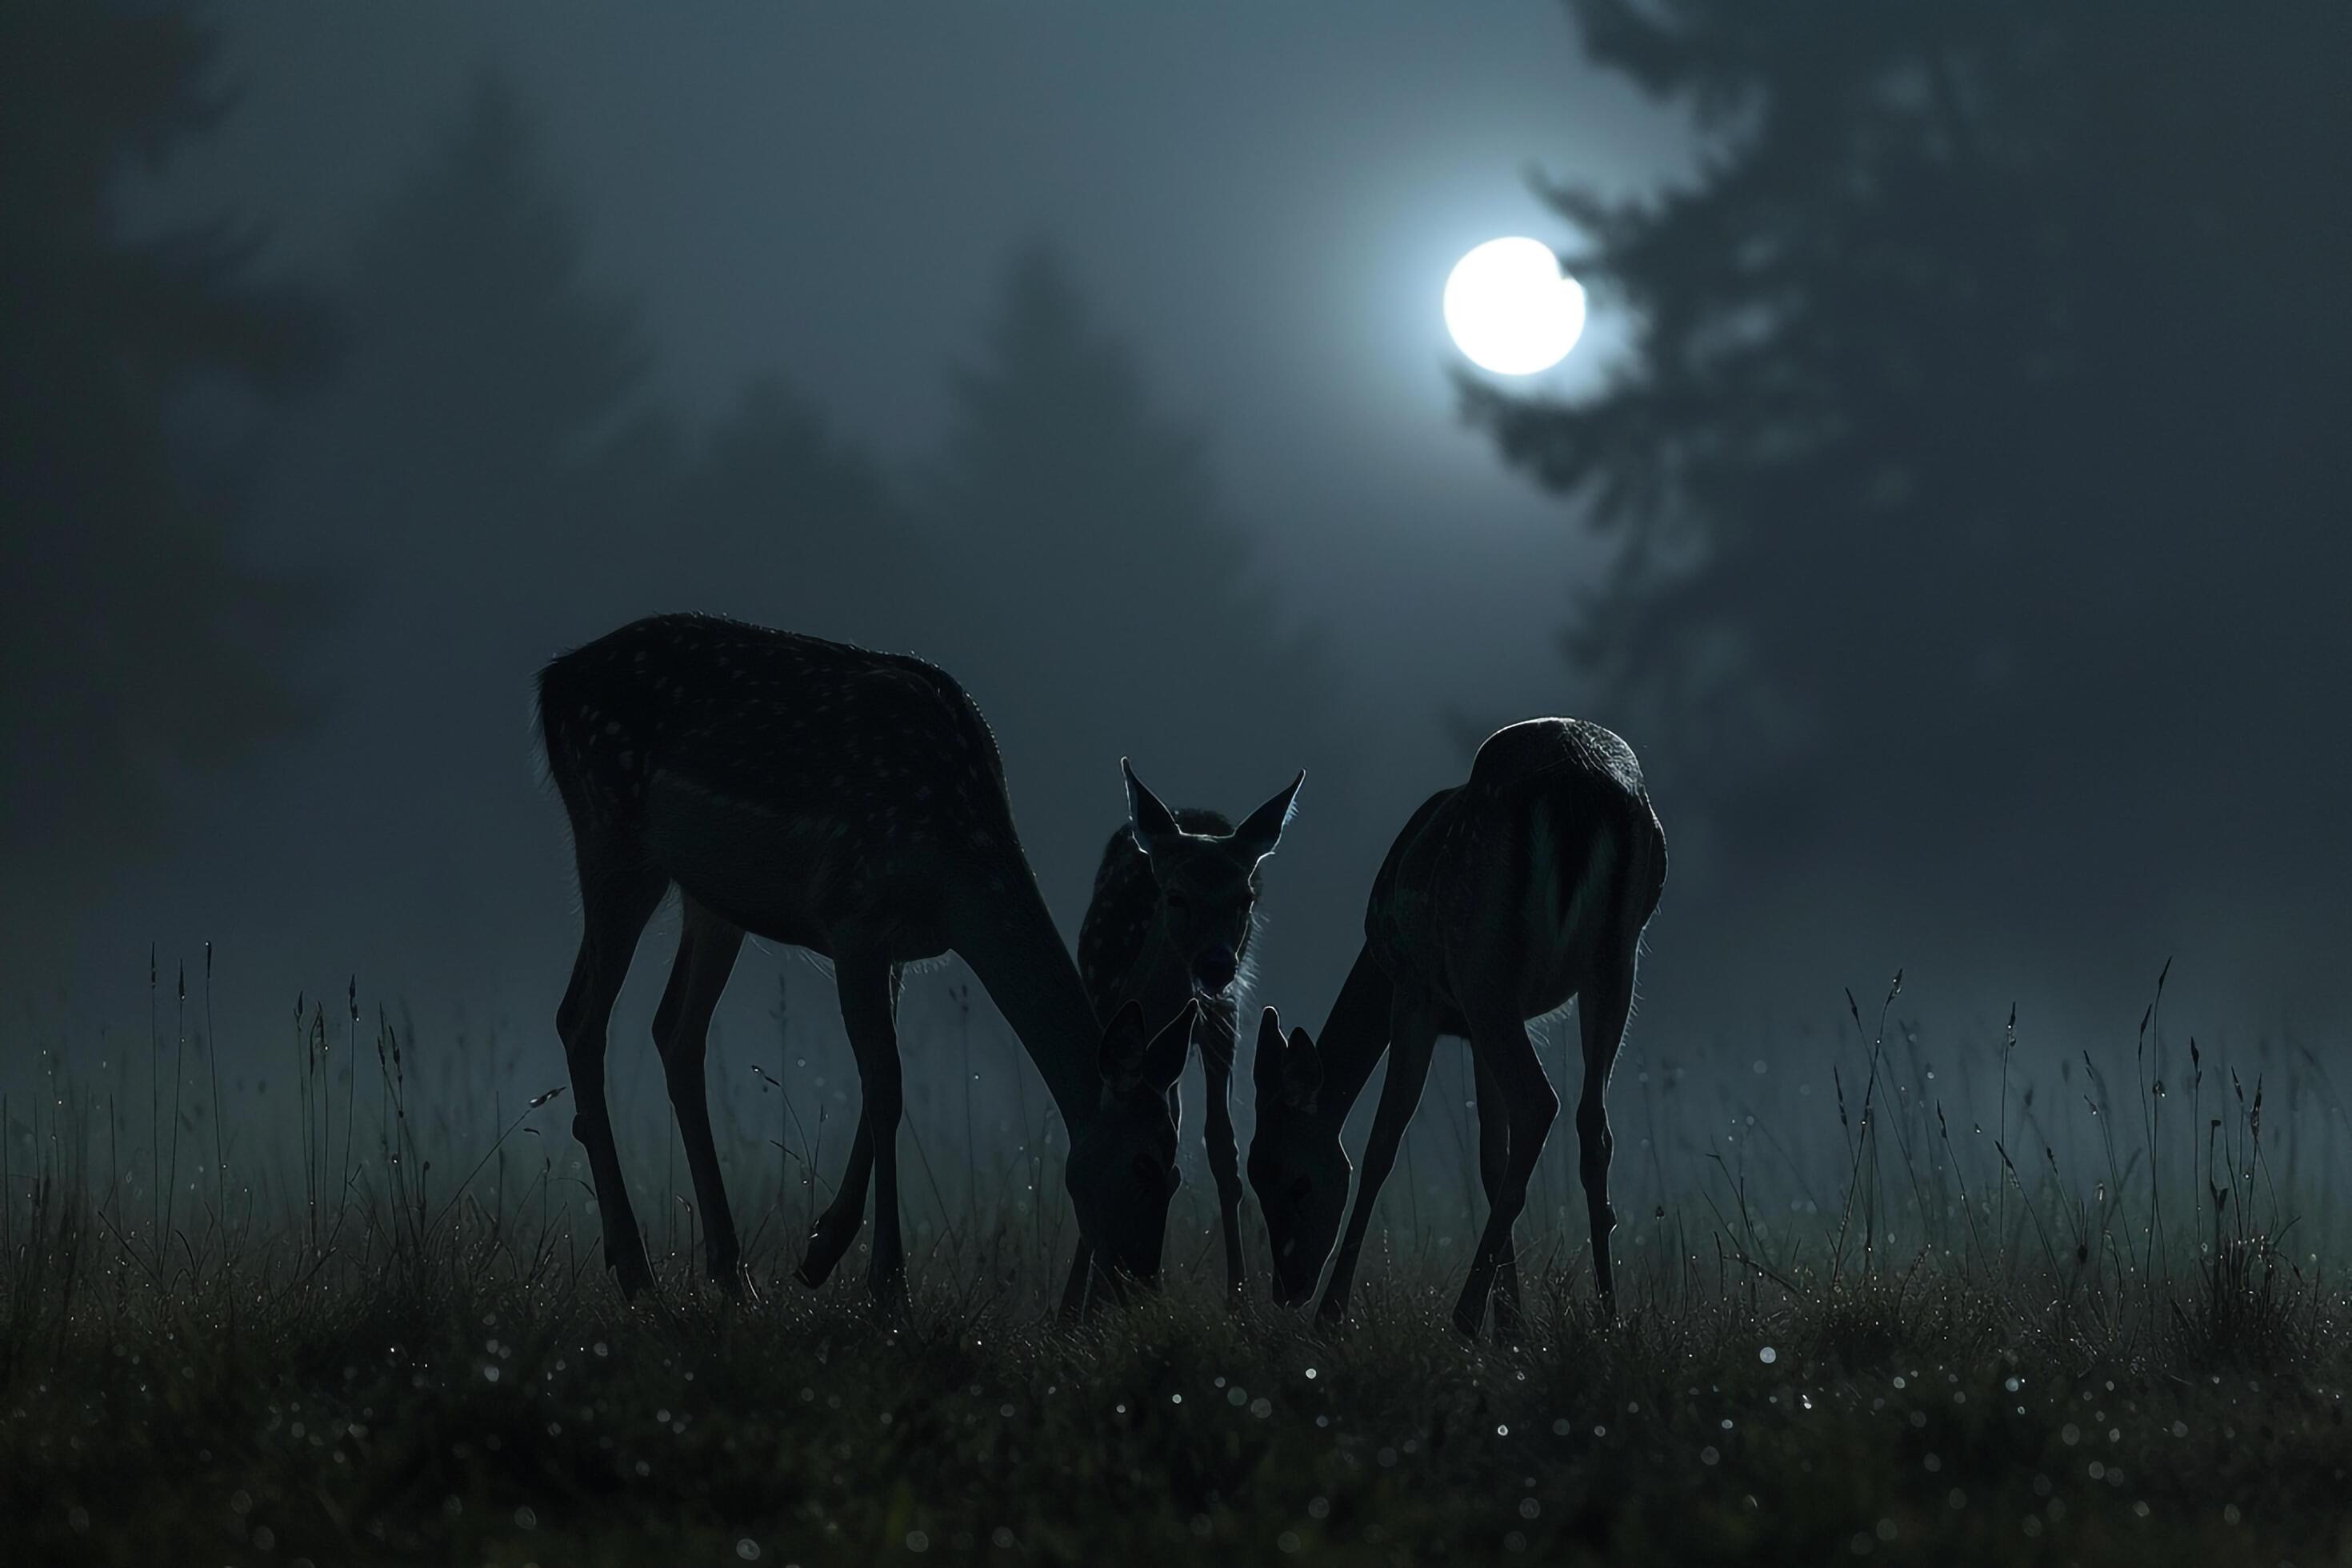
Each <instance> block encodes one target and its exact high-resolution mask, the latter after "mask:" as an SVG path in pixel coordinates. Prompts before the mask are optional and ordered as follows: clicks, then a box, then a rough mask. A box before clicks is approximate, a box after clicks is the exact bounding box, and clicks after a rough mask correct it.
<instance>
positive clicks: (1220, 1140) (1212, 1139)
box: [1195, 1007, 1247, 1307]
mask: <svg viewBox="0 0 2352 1568" xmlns="http://www.w3.org/2000/svg"><path fill="white" fill-rule="evenodd" d="M1195 1038H1196V1039H1197V1040H1198V1041H1199V1043H1200V1047H1201V1081H1202V1093H1203V1095H1204V1096H1205V1098H1206V1100H1207V1103H1208V1116H1207V1119H1206V1121H1205V1123H1204V1126H1205V1131H1206V1137H1207V1141H1208V1150H1209V1174H1210V1176H1211V1178H1212V1179H1213V1180H1214V1181H1215V1183H1216V1184H1217V1217H1218V1219H1219V1220H1220V1221H1221V1222H1222V1224H1223V1227H1224V1236H1225V1297H1226V1303H1225V1304H1226V1305H1227V1306H1230V1307H1238V1306H1240V1305H1241V1303H1242V1297H1243V1287H1244V1283H1245V1281H1246V1279H1247V1273H1246V1270H1245V1269H1244V1267H1243V1264H1242V1164H1241V1148H1240V1145H1239V1143H1238V1142H1237V1141H1236V1140H1235V1139H1234V1011H1233V1009H1232V1008H1231V1007H1219V1008H1217V1009H1216V1010H1215V1011H1213V1012H1212V1013H1210V1014H1208V1015H1207V1016H1204V1017H1203V1018H1202V1020H1201V1028H1200V1031H1199V1033H1198V1035H1197V1036H1196V1037H1195Z"/></svg>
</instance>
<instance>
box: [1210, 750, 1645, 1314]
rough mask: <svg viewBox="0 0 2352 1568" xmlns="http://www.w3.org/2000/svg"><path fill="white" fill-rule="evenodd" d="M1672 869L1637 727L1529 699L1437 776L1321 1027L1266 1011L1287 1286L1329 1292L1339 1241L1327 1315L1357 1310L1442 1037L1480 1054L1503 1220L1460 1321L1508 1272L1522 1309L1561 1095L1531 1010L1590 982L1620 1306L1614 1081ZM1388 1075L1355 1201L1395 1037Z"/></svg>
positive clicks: (1605, 1203) (1261, 1119)
mask: <svg viewBox="0 0 2352 1568" xmlns="http://www.w3.org/2000/svg"><path fill="white" fill-rule="evenodd" d="M1665 880H1666V840H1665V834H1664V829H1662V828H1661V827H1660V826H1659V825H1658V817H1657V814H1656V812H1654V810H1652V809H1651V805H1650V797H1649V793H1648V791H1647V790H1646V789H1645V788H1644V787H1643V783H1642V771H1641V764H1640V763H1637V762H1636V761H1635V760H1634V757H1633V751H1632V749H1631V748H1630V747H1628V746H1627V745H1626V744H1625V742H1623V741H1622V740H1619V739H1618V738H1617V737H1616V736H1615V735H1613V734H1612V733H1611V732H1610V731H1607V730H1604V729H1602V728H1601V726H1599V725H1597V724H1591V723H1586V722H1583V721H1580V720H1575V719H1531V720H1528V721H1525V722H1523V723H1518V724H1513V725H1510V726H1509V727H1507V728H1506V729H1502V730H1498V731H1496V732H1495V733H1494V734H1493V735H1491V736H1489V737H1487V739H1486V742H1485V743H1484V744H1483V745H1481V746H1480V747H1479V748H1478V754H1477V757H1476V759H1475V761H1474V762H1473V763H1472V764H1471V769H1470V777H1469V778H1468V780H1467V781H1465V783H1463V784H1459V785H1457V786H1455V787H1453V788H1450V789H1444V790H1440V791H1439V792H1438V793H1437V794H1435V795H1432V796H1431V797H1430V798H1429V799H1428V801H1426V802H1425V803H1424V804H1423V805H1422V807H1421V809H1420V810H1419V811H1417V812H1415V813H1414V814H1413V816H1412V820H1410V821H1409V822H1407V823H1406V824H1405V826H1404V830H1403V831H1402V832H1401V833H1399V834H1398V835H1397V837H1396V842H1395V843H1394V844H1393V845H1392V846H1391V847H1390V849H1389V853H1388V858H1387V859H1386V860H1384V861H1383V862H1382V863H1381V869H1380V874H1379V876H1378V877H1377V878H1375V879H1374V880H1373V883H1372V892H1371V897H1370V900H1369V901H1368V903H1367V905H1366V907H1365V910H1364V945H1363V949H1362V951H1361V952H1360V953H1359V954H1358V955H1357V958H1356V962H1355V965H1354V967H1353V968H1352V969H1351V970H1350V971H1349V974H1348V978H1347V981H1346V983H1345V984H1343V985H1342V986H1341V987H1340V991H1339V1000H1338V1001H1337V1002H1336V1003H1335V1004H1334V1005H1333V1006H1332V1009H1331V1016H1330V1017H1329V1019H1328V1021H1327V1022H1326V1023H1325V1025H1324V1026H1323V1033H1322V1036H1321V1037H1320V1038H1319V1039H1318V1038H1314V1037H1309V1036H1308V1035H1307V1031H1306V1030H1304V1029H1294V1030H1292V1031H1291V1032H1290V1034H1289V1036H1288V1037H1287V1038H1285V1037H1284V1035H1283V1032H1282V1026H1281V1020H1280V1018H1279V1016H1277V1015H1276V1012H1275V1010H1274V1009H1273V1008H1271V1007H1269V1008H1267V1009H1266V1010H1265V1014H1264V1016H1263V1017H1262V1018H1261V1020H1260V1023H1259V1033H1258V1043H1257V1063H1256V1071H1255V1085H1256V1091H1257V1131H1256V1133H1255V1137H1254V1138H1253V1139H1252V1141H1251V1143H1250V1157H1249V1178H1250V1184H1251V1186H1252V1188H1253V1189H1254V1190H1255V1192H1256V1194H1257V1199H1258V1205H1259V1207H1260V1209H1261V1210H1262V1211H1263V1212H1264V1214H1265V1224H1266V1232H1267V1237H1268V1240H1269V1242H1270V1243H1271V1245H1272V1247H1273V1251H1274V1275H1275V1294H1276V1300H1280V1301H1283V1302H1285V1303H1290V1302H1297V1301H1303V1300H1306V1299H1307V1297H1308V1296H1309V1295H1311V1294H1313V1292H1314V1289H1315V1284H1316V1280H1317V1279H1318V1276H1319V1275H1320V1274H1321V1273H1322V1269H1323V1264H1324V1260H1325V1259H1326V1258H1330V1257H1331V1247H1332V1243H1333V1241H1334V1240H1335V1239H1339V1223H1340V1218H1341V1215H1342V1213H1343V1212H1346V1217H1347V1234H1346V1237H1345V1238H1344V1239H1340V1240H1339V1255H1338V1257H1337V1258H1335V1259H1333V1261H1332V1266H1331V1277H1330V1279H1329V1280H1328V1283H1327V1284H1326V1285H1325V1287H1324V1291H1323V1299H1322V1303H1321V1306H1320V1308H1319V1309H1318V1315H1319V1316H1321V1317H1322V1318H1324V1319H1326V1320H1337V1319H1339V1318H1341V1317H1343V1316H1345V1314H1346V1312H1347V1307H1348V1299H1349V1290H1350V1289H1351V1287H1352V1285H1353V1282H1354V1278H1355V1272H1356V1267H1357V1260H1358V1258H1359V1257H1360V1254H1361V1253H1362V1251H1363V1246H1364V1237H1365V1232H1366V1230H1367V1229H1368V1227H1369V1226H1370V1219H1371V1212H1372V1207H1373V1205H1374V1204H1375V1203H1376V1202H1377V1201H1378V1200H1379V1197H1380V1192H1381V1184H1383V1183H1384V1182H1386V1181H1387V1179H1388V1176H1389V1173H1390V1171H1391V1169H1392V1168H1393V1167H1394V1165H1395V1163H1396V1156H1397V1147H1398V1144H1399V1142H1401V1141H1402V1138H1403V1136H1404V1131H1405V1128H1406V1125H1407V1124H1408V1123H1409V1122H1410V1121H1412V1113H1413V1110H1414V1109H1415V1108H1416V1107H1417V1106H1418V1105H1419V1104H1420V1101H1421V1094H1422V1089H1423V1085H1424V1084H1425V1083H1426V1082H1427V1081H1428V1078H1429V1063H1430V1057H1431V1054H1432V1051H1433V1048H1434V1047H1435V1044H1436V1040H1437V1037H1438V1036H1440V1035H1455V1036H1460V1037H1463V1038H1465V1039H1467V1040H1468V1041H1469V1043H1470V1053H1471V1057H1472V1058H1473V1060H1474V1062H1475V1065H1476V1069H1477V1085H1478V1090H1477V1104H1478V1154H1479V1173H1480V1175H1481V1177H1482V1180H1483V1183H1484V1185H1485V1188H1486V1202H1487V1216H1486V1226H1485V1229H1484V1231H1483V1233H1482V1234H1481V1236H1480V1237H1479V1241H1478V1247H1477V1251H1476V1253H1475V1255H1474V1256H1473V1258H1472V1260H1471V1266H1470V1274H1469V1278H1468V1279H1467V1280H1466V1281H1465V1283H1464V1285H1463V1288H1462V1294H1461V1296H1460V1298H1459V1300H1457V1301H1456V1302H1455V1305H1454V1326H1455V1328H1457V1329H1458V1330H1459V1331H1462V1332H1463V1333H1465V1334H1475V1333H1476V1332H1477V1331H1478V1328H1479V1326H1480V1324H1481V1322H1482V1321H1484V1319H1485V1316H1486V1305H1487V1301H1488V1299H1489V1296H1490V1294H1491V1293H1492V1292H1493V1290H1494V1289H1495V1288H1496V1285H1497V1284H1498V1283H1499V1285H1500V1287H1501V1290H1502V1300H1501V1304H1500V1306H1499V1308H1498V1310H1497V1327H1498V1328H1499V1329H1503V1330H1505V1331H1513V1330H1515V1328H1516V1321H1517V1311H1518V1305H1519V1280H1518V1268H1517V1252H1516V1249H1515V1247H1514V1245H1513V1242H1512V1237H1511V1229H1512V1226H1513V1225H1514V1223H1515V1222H1516V1221H1517V1218H1518V1216H1519V1213H1520V1211H1521V1209H1522V1208H1524V1207H1525V1205H1526V1203H1527V1193H1528V1179H1529V1177H1530V1176H1531V1175H1532V1174H1533V1173H1534V1170H1535V1166H1536V1160H1537V1157H1538V1155H1539V1154H1540V1153H1541V1152H1543V1145H1544V1141H1545V1138H1546V1136H1547V1135H1548V1134H1549V1131H1550V1129H1551V1124H1552V1121H1553V1118H1554V1117H1555V1116H1557V1115H1558V1113H1559V1095H1557V1094H1556V1093H1555V1092H1554V1091H1553V1089H1552V1087H1551V1084H1550V1083H1549V1080H1548V1079H1546V1078H1545V1076H1544V1071H1543V1066H1542V1063H1541V1062H1540V1060H1538V1057H1537V1054H1536V1048H1535V1045H1534V1043H1533V1042H1532V1041H1531V1040H1530V1039H1529V1038H1528V1029H1527V1026H1528V1022H1529V1021H1530V1020H1533V1019H1537V1018H1540V1017H1543V1016H1546V1015H1548V1014H1552V1013H1556V1012H1558V1011H1559V1010H1560V1009H1562V1008H1564V1007H1565V1006H1567V1005H1568V1003H1569V1001H1570V998H1571V997H1572V998H1574V999H1575V1001H1576V1007H1577V1023H1578V1026H1579V1029H1580V1034H1581V1037H1582V1045H1583V1058H1584V1081H1583V1085H1582V1088H1581V1092H1580V1098H1579V1100H1578V1102H1577V1109H1576V1131H1577V1140H1578V1142H1579V1144H1580V1174H1581V1177H1582V1182H1583V1187H1584V1196H1585V1205H1586V1210H1587V1216H1588V1219H1589V1221H1590V1224H1591V1235H1592V1267H1593V1273H1594V1278H1595V1281H1596V1283H1597V1285H1598V1287H1599V1289H1600V1293H1601V1301H1602V1303H1603V1305H1604V1306H1606V1307H1608V1308H1610V1309H1611V1310H1613V1309H1614V1303H1615V1299H1616V1283H1615V1276H1614V1272H1613V1270H1612V1267H1611V1261H1610V1256H1609V1237H1610V1233H1611V1232H1612V1230H1613V1229H1614V1227H1615V1225H1616V1216H1615V1214H1614V1213H1613V1212H1612V1210H1611V1208H1610V1206H1609V1163H1610V1153H1611V1149H1612V1138H1611V1136H1610V1131H1609V1115H1608V1110H1607V1107H1606V1105H1605V1102H1604V1097H1605V1094H1606V1091H1607V1089H1608V1084H1609V1069H1610V1068H1611V1066H1612V1063H1614V1061H1615V1060H1616V1058H1617V1049H1618V1047H1619V1045H1620V1044H1621V1043H1622V1040H1623V1038H1624V1034H1625V1021H1626V1018H1627V1016H1628V1015H1629V1014H1630V1012H1631V1011H1632V1008H1633V972H1634V963H1635V959H1636V957H1637V956H1638V954H1639V952H1640V948H1641V942H1642V931H1643V927H1644V926H1645V925H1646V924H1647V923H1648V922H1649V919H1650V916H1651V915H1652V913H1654V911H1655V910H1656V909H1657V907H1658V900H1659V896H1660V894H1661V893H1662V892H1663V891H1664V888H1665ZM1384 1053H1385V1054H1386V1055H1387V1056H1388V1058H1389V1067H1388V1077H1387V1079H1386V1081H1385V1082H1384V1084H1383V1085H1382V1088H1381V1099H1380V1106H1379V1110H1378V1111H1377V1113H1376V1115H1375V1118H1374V1121H1373V1124H1372V1131H1371V1136H1370V1140H1369V1141H1368V1142H1367V1143H1366V1145H1365V1151H1364V1169H1363V1173H1362V1176H1361V1178H1360V1181H1359V1182H1358V1184H1357V1191H1356V1199H1355V1206H1354V1208H1353V1210H1352V1211H1349V1210H1348V1208H1347V1205H1348V1177H1349V1163H1348V1155H1347V1152H1346V1151H1345V1150H1344V1149H1342V1148H1341V1146H1340V1142H1339V1129H1340V1125H1341V1124H1342V1123H1343V1122H1344V1121H1346V1120H1347V1115H1348V1111H1349V1108H1350V1107H1351V1106H1352V1105H1354V1103H1355V1101H1356V1100H1357V1098H1358V1097H1359V1096H1360V1094H1362V1092H1363V1090H1364V1087H1365V1085H1366V1083H1367V1082H1368V1081H1369V1080H1370V1078H1371V1074H1372V1069H1373V1068H1374V1067H1375V1066H1377V1065H1378V1064H1379V1062H1380V1058H1381V1056H1382V1054H1384Z"/></svg>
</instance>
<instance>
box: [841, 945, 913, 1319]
mask: <svg viewBox="0 0 2352 1568" xmlns="http://www.w3.org/2000/svg"><path fill="white" fill-rule="evenodd" d="M891 968H892V966H891V964H890V963H888V962H887V960H875V959H869V958H865V957H860V956H852V955H849V954H842V955H840V956H838V957H836V958H835V962H834V979H835V985H836V987H837V988H838V989H839V991H840V993H841V1022H842V1026H843V1027H844V1028H845V1030H846V1032H847V1033H848V1035H849V1044H850V1048H851V1049H852V1050H854V1051H855V1052H856V1055H857V1076H858V1080H859V1083H860V1085H861V1087H862V1088H863V1089H864V1097H865V1100H866V1113H865V1117H864V1124H865V1131H866V1137H867V1140H868V1142H869V1144H870V1147H871V1151H872V1158H873V1163H874V1258H873V1261H872V1263H871V1264H870V1265H869V1266H868V1268H867V1269H866V1288H867V1289H869V1290H870V1291H871V1292H872V1293H873V1297H874V1305H875V1308H876V1310H877V1311H879V1312H880V1313H881V1315H882V1316H883V1318H884V1319H885V1320H886V1321H890V1322H894V1323H895V1322H903V1321H906V1318H907V1255H906V1249H905V1244H904V1241H903V1239H902V1237H901V1234H900V1231H899V1226H898V1123H899V1121H900V1119H901V1118H902V1117H903V1115H904V1114H905V1110H906V1086H905V1082H904V1079H903V1077H902V1069H901V1068H900V1065H899V1061H898V1024H897V1021H896V1020H895V1019H894V1018H893V1016H892V1013H893V1011H894V1008H893V1003H894V1000H895V993H896V986H895V985H894V984H893V983H892V976H891Z"/></svg>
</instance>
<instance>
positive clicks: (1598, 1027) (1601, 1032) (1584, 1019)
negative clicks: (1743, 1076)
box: [1576, 942, 1634, 1316]
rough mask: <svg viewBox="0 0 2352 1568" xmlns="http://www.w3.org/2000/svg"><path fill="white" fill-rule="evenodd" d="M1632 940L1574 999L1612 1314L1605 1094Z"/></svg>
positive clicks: (1604, 1280) (1605, 1297)
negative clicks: (1580, 1040)
mask: <svg viewBox="0 0 2352 1568" xmlns="http://www.w3.org/2000/svg"><path fill="white" fill-rule="evenodd" d="M1633 963H1634V948H1633V944H1632V943H1630V942H1629V943H1627V944H1626V945H1625V947H1624V949H1623V951H1622V952H1618V953H1613V954H1610V955H1608V956H1606V957H1604V958H1603V959H1602V960H1601V963H1600V964H1599V965H1598V969H1597V973H1595V974H1594V976H1593V978H1592V980H1591V984H1587V985H1586V986H1585V988H1584V993H1583V994H1582V995H1580V996H1579V997H1578V998H1577V999H1576V1014H1577V1023H1578V1026H1580V1028H1581V1029H1582V1030H1583V1035H1584V1091H1583V1094H1582V1097H1581V1098H1580V1099H1579V1100H1577V1102H1576V1140H1577V1144H1578V1149H1579V1161H1578V1163H1579V1169H1580V1174H1581V1175H1582V1177H1583V1179H1584V1206H1585V1209H1586V1211H1587V1213H1588V1214H1589V1215H1591V1223H1592V1273H1593V1280H1594V1283H1595V1284H1596V1285H1597V1286H1598V1287H1599V1289H1600V1291H1601V1307H1602V1308H1603V1310H1606V1311H1608V1312H1609V1313H1611V1314H1612V1316H1613V1315H1614V1314H1615V1312H1616V1310H1617V1281H1616V1271H1615V1269H1614V1268H1612V1267H1611V1262H1610V1257H1609V1236H1610V1233H1611V1232H1612V1231H1613V1230H1615V1229H1616V1228H1617V1215H1616V1211H1615V1210H1613V1209H1612V1208H1611V1207H1610V1206H1609V1156H1610V1154H1611V1152H1612V1149H1613V1148H1614V1146H1615V1142H1616V1141H1615V1139H1613V1138H1612V1136H1611V1135H1610V1131H1609V1108H1608V1105H1607V1102H1606V1100H1605V1096H1606V1093H1607V1090H1608V1088H1609V1069H1610V1068H1611V1067H1612V1066H1613V1065H1615V1063H1616V1060H1617V1047H1619V1046H1621V1045H1622V1044H1623V1043H1624V1039H1625V1018H1626V1016H1627V1015H1628V1014H1630V1013H1631V1012H1632V1011H1633Z"/></svg>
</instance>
